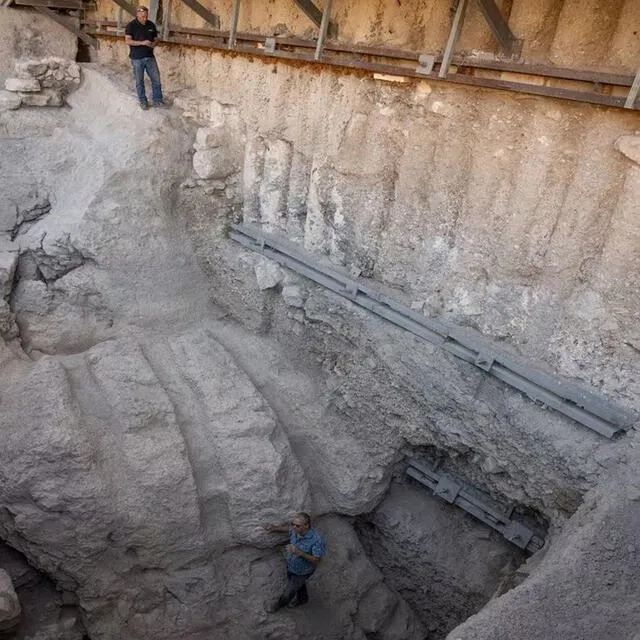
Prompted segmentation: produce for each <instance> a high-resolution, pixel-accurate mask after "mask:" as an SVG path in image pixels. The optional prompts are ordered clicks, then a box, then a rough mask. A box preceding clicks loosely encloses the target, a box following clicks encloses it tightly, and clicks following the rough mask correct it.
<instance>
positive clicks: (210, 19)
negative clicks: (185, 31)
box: [182, 0, 220, 29]
mask: <svg viewBox="0 0 640 640" xmlns="http://www.w3.org/2000/svg"><path fill="white" fill-rule="evenodd" d="M182 2H184V3H185V4H186V5H187V7H189V9H191V11H193V12H194V13H197V14H198V15H199V16H200V17H201V18H202V19H203V20H204V21H205V22H207V23H209V24H210V25H211V26H212V27H213V28H214V29H218V28H219V27H220V18H219V17H218V16H217V15H215V14H214V13H211V11H209V9H207V8H206V7H203V6H202V5H201V4H200V3H199V2H198V0H182Z"/></svg>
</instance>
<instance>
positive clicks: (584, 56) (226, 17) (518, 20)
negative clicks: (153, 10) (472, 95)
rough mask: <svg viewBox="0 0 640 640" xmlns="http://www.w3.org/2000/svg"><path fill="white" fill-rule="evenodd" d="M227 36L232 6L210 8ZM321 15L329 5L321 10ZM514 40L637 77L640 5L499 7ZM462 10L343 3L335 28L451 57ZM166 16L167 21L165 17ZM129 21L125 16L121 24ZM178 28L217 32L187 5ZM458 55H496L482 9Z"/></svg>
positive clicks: (278, 24)
mask: <svg viewBox="0 0 640 640" xmlns="http://www.w3.org/2000/svg"><path fill="white" fill-rule="evenodd" d="M202 4H203V5H204V6H205V7H207V8H209V9H210V10H211V11H212V12H213V13H215V14H216V15H217V16H219V19H220V28H221V29H223V30H228V29H229V28H230V24H231V16H232V10H233V2H232V0H221V1H220V2H213V1H212V0H203V1H202ZM316 4H317V5H318V6H319V7H320V8H322V6H323V3H322V2H318V3H316ZM497 4H498V5H499V6H501V8H502V11H503V13H504V15H505V18H506V19H507V20H508V24H509V26H510V28H511V30H512V32H513V33H514V35H515V36H516V37H517V38H519V39H522V40H523V48H522V60H524V61H529V62H539V63H551V64H555V65H558V66H572V67H573V66H575V67H586V68H593V69H605V68H608V69H616V70H620V71H625V72H633V73H635V71H636V70H637V66H638V59H639V58H640V27H639V25H640V4H639V3H638V2H637V1H636V0H540V1H539V2H536V3H531V2H529V1H528V0H503V1H502V2H500V1H498V2H497ZM96 7H97V8H96V10H95V11H93V12H91V11H90V12H88V14H87V16H88V17H89V18H93V19H96V18H97V19H102V20H115V19H116V18H117V16H118V12H119V9H118V7H117V5H116V4H115V3H114V2H110V1H108V0H98V2H97V5H96ZM454 11H455V2H451V1H449V0H394V1H393V2H387V1H385V0H369V1H368V2H359V1H358V0H339V1H336V2H334V3H333V10H332V20H333V22H334V23H335V24H336V25H337V34H336V36H335V38H337V40H338V41H340V42H348V43H362V44H368V45H379V46H387V47H398V48H404V49H407V50H410V51H417V52H421V53H422V52H424V53H438V52H441V51H443V50H444V46H445V44H446V41H447V37H448V34H449V30H450V26H451V20H452V17H453V13H454ZM159 15H160V16H161V15H162V14H161V13H160V14H159ZM129 19H130V16H128V15H127V14H123V16H122V20H123V21H127V20H129ZM171 24H172V25H181V26H184V27H196V28H211V25H208V24H207V23H206V22H205V21H204V20H203V19H202V18H201V17H200V16H198V15H197V14H196V13H194V12H193V11H192V10H191V9H189V8H188V7H187V6H186V5H184V4H182V3H175V2H174V3H172V5H171ZM238 30H239V31H240V32H248V33H259V34H263V35H271V34H273V35H297V36H300V37H304V38H315V37H317V33H318V30H317V28H316V26H315V25H314V24H313V23H312V22H311V21H310V20H309V18H307V16H306V15H305V14H304V13H303V12H302V11H301V10H300V9H299V8H298V7H297V6H296V5H295V4H294V3H293V2H289V1H287V0H278V1H277V2H269V3H256V2H244V3H242V4H241V9H240V16H239V23H238ZM457 51H459V52H464V53H474V54H477V53H481V52H487V53H497V52H498V48H497V46H496V42H495V39H494V38H493V36H492V35H491V31H490V29H489V27H488V25H487V23H486V21H485V20H484V18H483V16H482V13H481V12H480V10H479V9H478V7H477V5H476V3H475V2H471V3H470V5H469V8H468V10H467V16H466V20H465V24H464V27H463V30H462V33H461V36H460V40H459V42H458V47H457Z"/></svg>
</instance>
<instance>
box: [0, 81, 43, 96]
mask: <svg viewBox="0 0 640 640" xmlns="http://www.w3.org/2000/svg"><path fill="white" fill-rule="evenodd" d="M4 88H5V89H6V90H7V91H17V92H21V93H22V92H35V91H40V82H38V80H37V79H36V78H7V79H6V80H5V83H4Z"/></svg>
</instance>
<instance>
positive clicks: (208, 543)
mask: <svg viewBox="0 0 640 640" xmlns="http://www.w3.org/2000/svg"><path fill="white" fill-rule="evenodd" d="M105 93H109V95H110V96H111V99H110V100H109V101H108V103H106V104H105V103H104V101H103V98H102V96H104V94H105ZM70 101H71V103H72V107H73V114H74V118H73V122H71V121H68V120H67V121H66V122H65V126H53V124H54V123H58V122H59V121H60V120H59V118H60V116H59V115H56V114H58V112H56V113H55V114H52V115H49V114H50V112H49V111H43V112H40V113H41V114H42V115H40V117H41V118H44V119H45V120H46V122H47V123H49V127H48V128H47V127H43V129H42V130H43V131H44V135H43V136H42V138H40V139H39V138H38V137H37V136H35V135H34V131H33V129H31V122H32V119H33V116H32V115H31V113H32V112H28V111H24V112H18V113H19V114H20V113H24V115H23V116H21V117H22V120H20V121H19V122H21V123H22V127H23V128H22V129H19V128H17V129H13V131H14V132H21V133H22V134H23V135H17V136H16V137H15V138H5V139H3V144H4V143H6V145H5V147H4V149H5V150H6V152H7V154H6V155H3V158H2V159H0V162H2V161H4V162H5V163H6V162H7V160H6V159H7V158H9V157H11V158H13V157H15V155H16V154H19V157H20V159H21V166H22V164H23V165H24V166H26V167H29V170H30V171H33V172H34V173H33V174H31V173H30V172H29V171H23V172H22V173H18V172H17V169H12V167H11V165H8V164H6V165H3V167H2V168H3V172H2V178H1V179H2V181H3V188H4V187H6V189H7V193H8V194H9V197H11V198H12V199H13V200H15V201H16V202H20V203H21V204H20V207H19V208H18V211H22V214H19V215H21V216H22V218H21V220H22V222H21V225H22V226H21V227H20V230H22V231H23V232H22V233H17V235H16V237H15V238H16V239H15V242H14V243H12V244H10V245H9V247H10V248H12V247H15V246H19V247H20V251H21V252H22V255H21V258H20V260H19V264H18V265H17V270H18V271H19V273H20V281H19V284H18V286H17V287H14V289H12V290H11V294H10V295H11V302H12V306H13V308H14V309H15V312H16V314H17V316H18V319H19V324H20V338H21V341H20V344H21V345H22V347H23V349H24V350H25V351H26V352H28V353H29V355H30V358H28V357H27V356H26V355H25V354H24V353H22V356H23V358H16V357H14V356H13V352H11V350H10V349H9V347H8V345H5V343H4V342H2V343H1V345H0V346H1V348H0V360H1V361H2V363H3V375H2V376H1V377H0V394H1V395H2V398H3V411H2V413H1V416H0V422H1V423H2V425H1V427H0V429H1V430H2V433H3V446H2V447H0V468H2V469H3V478H4V477H5V473H6V478H7V481H6V482H3V483H1V484H0V505H2V506H3V507H4V508H3V509H0V537H1V538H2V539H4V540H7V541H8V542H9V543H10V544H12V545H14V546H15V547H16V548H18V549H19V550H20V552H21V553H23V554H24V555H25V557H27V558H28V559H29V561H30V562H31V563H32V564H33V566H35V567H37V568H38V569H39V570H41V571H42V572H44V573H46V574H48V575H50V576H51V578H52V579H54V580H55V581H56V584H57V585H58V586H59V587H60V588H61V589H63V590H64V591H65V592H69V593H70V594H73V595H74V597H75V598H76V599H77V601H78V602H79V604H80V606H81V607H82V609H83V611H84V612H85V614H84V620H85V622H86V624H87V631H86V633H87V635H89V636H91V637H96V638H100V637H104V638H107V637H130V638H135V637H139V638H142V637H151V636H153V637H154V638H158V640H165V639H166V640H168V639H169V638H171V639H172V640H173V639H174V638H176V637H178V636H181V635H185V634H187V635H189V636H190V637H193V638H194V639H202V640H205V639H206V638H210V637H212V635H220V636H221V637H225V638H229V639H230V640H246V639H248V638H251V639H252V640H253V639H255V640H258V639H259V638H263V637H265V636H266V637H287V638H296V637H312V636H311V632H312V631H313V629H314V628H315V627H318V625H322V629H323V639H327V640H361V638H362V631H361V630H360V626H359V625H358V624H355V623H354V622H353V620H352V613H353V612H354V607H358V606H359V602H360V600H364V601H366V598H367V590H368V588H369V586H374V585H377V586H376V589H377V590H382V591H383V592H385V589H386V588H385V587H384V584H383V578H382V576H381V574H380V573H379V572H378V571H377V570H376V569H375V568H374V567H373V566H372V565H371V563H370V562H369V560H368V559H367V558H366V555H365V554H364V553H363V551H362V548H361V546H360V545H359V543H358V540H357V537H356V536H355V534H354V533H353V531H352V529H351V527H350V525H349V523H348V522H347V521H343V520H342V519H340V518H336V519H335V522H334V519H331V521H330V522H328V523H327V524H326V526H324V525H323V524H322V520H321V521H320V526H322V527H323V529H324V530H325V531H326V533H327V535H328V537H329V544H330V545H334V541H335V550H333V551H332V556H331V557H330V558H327V563H326V567H327V568H326V571H322V572H319V573H318V575H317V576H316V577H314V582H313V584H312V585H311V591H312V597H313V599H314V607H316V608H314V609H311V608H309V609H307V611H309V612H310V613H306V612H305V613H303V612H301V613H303V615H301V616H296V615H295V613H294V614H293V616H292V617H290V618H288V617H287V613H288V612H284V613H283V614H282V615H278V616H273V617H267V616H266V614H265V613H264V610H263V604H264V603H265V602H267V601H269V600H270V599H271V598H272V597H274V596H275V594H277V590H278V588H279V587H280V586H281V584H282V576H283V571H282V569H283V564H282V559H281V556H280V548H281V545H280V544H279V543H278V542H277V541H274V540H273V538H272V537H271V536H270V535H268V534H266V533H265V532H264V531H263V529H262V524H263V523H264V522H265V521H274V520H287V519H289V518H290V517H291V516H292V514H293V513H295V512H296V511H297V510H299V509H301V508H307V509H310V508H311V507H312V506H313V505H314V504H318V505H324V508H323V509H322V511H331V510H333V507H332V506H331V505H332V504H336V505H338V504H340V505H342V504H344V505H345V506H346V507H347V510H348V511H358V510H359V508H360V506H359V505H361V504H362V505H366V506H367V507H368V506H369V505H370V504H371V503H372V500H371V497H370V496H369V495H368V492H367V491H365V492H363V491H362V488H361V486H360V483H361V478H360V473H361V466H360V463H359V461H358V458H357V456H358V455H359V452H358V450H357V448H356V444H355V443H354V442H353V441H351V440H350V439H349V438H345V437H342V436H341V434H340V431H341V429H340V425H337V424H336V425H335V426H332V427H330V428H331V430H332V431H333V432H334V433H333V435H332V437H331V442H330V443H328V444H327V445H326V446H322V447H321V449H322V451H321V452H319V451H318V450H317V449H316V447H311V448H309V447H308V446H306V445H303V446H302V447H301V450H300V452H299V453H298V452H294V446H293V445H292V443H291V441H290V439H289V435H288V433H287V431H286V430H285V429H284V426H283V425H284V424H286V425H287V427H288V428H289V427H291V428H293V427H294V423H298V424H297V427H298V428H299V429H300V431H299V432H298V433H297V436H296V438H297V440H296V445H295V448H297V447H298V444H299V443H300V438H304V437H305V436H304V434H305V433H306V432H307V430H308V429H309V428H313V429H315V427H316V425H317V424H318V422H319V421H320V420H322V422H323V424H324V425H325V426H327V425H328V424H329V420H328V418H326V417H325V418H323V417H322V416H323V411H324V402H323V401H322V400H321V398H320V397H319V396H318V391H317V390H316V389H314V387H313V383H312V382H311V380H310V379H309V378H306V377H304V376H302V375H300V372H298V371H296V370H292V369H287V368H286V364H287V363H286V361H282V360H278V356H277V355H276V354H274V353H271V352H270V351H269V350H268V349H265V348H264V347H262V346H261V345H260V343H259V342H258V343H256V348H255V349H251V350H249V351H247V348H246V344H247V339H248V338H250V336H246V335H245V334H244V333H242V331H241V330H240V329H239V328H238V327H234V326H233V325H227V324H226V323H224V322H219V323H216V322H213V321H212V319H211V316H212V315H215V314H216V313H218V311H217V310H216V308H215V307H212V306H211V305H210V303H209V292H208V286H207V282H206V280H205V278H204V276H203V274H202V272H201V271H200V270H199V269H198V267H197V265H196V264H195V262H194V258H193V255H192V253H191V249H190V247H189V243H188V241H187V239H186V238H185V237H184V236H183V235H182V232H181V231H180V230H179V229H176V227H175V225H174V217H173V213H172V212H171V210H170V208H169V207H170V205H169V204H168V203H170V202H171V201H172V198H171V197H170V196H169V194H170V189H171V185H177V184H180V182H181V181H183V180H184V177H185V176H186V175H187V174H188V172H189V171H190V163H189V156H188V149H189V147H190V145H191V144H192V138H191V137H190V136H189V135H187V134H186V132H187V131H188V129H185V130H184V131H183V130H181V129H180V126H177V125H176V123H175V122H173V121H170V120H169V118H170V117H171V115H170V114H158V115H157V116H155V115H154V117H155V118H156V119H151V120H150V119H149V118H148V115H149V114H143V113H139V112H138V110H137V109H135V99H134V97H133V96H128V95H123V94H121V93H120V92H119V88H118V87H117V86H115V85H113V84H111V83H110V82H108V81H106V80H105V79H104V78H103V77H102V76H101V75H100V74H98V73H96V72H94V71H92V70H90V69H89V70H87V72H86V74H85V82H84V83H83V86H82V88H81V89H80V91H79V92H78V93H76V94H72V96H71V97H70ZM125 107H126V108H125ZM98 108H99V109H100V113H101V118H100V119H96V118H95V113H96V109H98ZM123 114H126V115H123ZM143 124H144V126H143V127H142V126H141V125H143ZM52 130H54V131H55V133H54V134H53V135H51V131H52ZM27 131H28V132H29V135H28V136H25V135H24V134H25V132H27ZM134 139H135V141H136V143H135V145H132V142H131V141H132V140H134ZM60 149H64V154H62V155H61V154H60ZM149 149H153V151H151V152H150V151H149ZM141 156H142V157H144V158H145V161H147V162H148V167H149V168H150V169H151V167H153V171H151V170H150V171H149V172H148V173H147V172H145V173H144V176H145V177H144V179H141V176H140V175H139V174H137V173H136V171H132V168H133V167H138V168H139V166H140V165H139V162H140V157H141ZM147 156H148V157H147ZM114 166H117V167H118V169H117V171H118V172H121V173H118V178H117V179H116V180H115V181H114V180H113V175H114V174H113V167H114ZM88 170H91V171H92V172H93V175H94V176H95V177H96V181H93V182H92V183H91V184H90V185H87V184H86V183H87V181H86V172H87V171H88ZM158 175H162V181H161V182H160V183H159V184H158V183H156V182H155V180H156V176H158ZM33 176H37V180H38V182H37V184H38V185H39V190H38V191H37V192H36V191H33V190H32V191H31V195H30V196H27V194H28V193H29V192H28V191H27V190H25V189H24V188H23V187H24V184H23V183H24V182H25V181H26V182H27V184H29V185H30V186H33V183H32V182H30V179H31V178H32V177H33ZM100 176H103V178H102V179H104V182H101V178H100ZM125 185H128V187H127V188H124V187H125ZM141 186H143V188H145V190H146V191H147V192H148V198H147V200H145V202H144V206H140V207H138V208H136V209H135V211H134V210H132V209H131V203H130V201H129V200H128V195H127V194H128V192H129V187H130V188H131V189H134V188H135V189H139V188H141ZM195 191H199V190H181V191H180V193H193V192H195ZM44 193H47V197H46V202H47V203H49V204H48V206H44V203H45V200H44V196H43V194H44ZM43 207H44V208H43ZM45 211H46V212H47V215H44V212H45ZM15 215H16V213H15V210H14V213H13V216H14V219H15ZM27 218H28V220H27ZM27 222H28V224H27ZM12 223H13V224H17V223H16V222H14V221H12ZM12 265H14V266H15V255H14V258H13V262H12ZM280 277H284V274H283V273H280ZM291 282H293V281H291ZM229 329H230V330H231V331H230V333H229V332H228V331H227V330H229ZM224 342H226V343H228V344H229V348H227V347H226V346H221V345H222V344H223V343H224ZM238 344H244V347H243V348H242V349H238ZM247 355H249V356H250V362H249V364H248V365H247V364H246V362H245V360H244V358H245V357H246V356H247ZM280 358H281V356H280ZM245 367H248V368H247V371H248V373H245V372H244V370H245ZM263 367H264V369H263ZM254 373H255V375H256V376H262V375H268V379H267V381H266V382H265V383H264V385H265V388H267V389H269V388H270V387H271V385H273V384H274V383H275V380H276V379H278V378H279V379H280V381H281V382H282V381H285V380H286V387H287V393H290V394H293V396H292V397H295V398H298V400H297V404H299V405H300V409H299V410H298V411H295V410H292V409H291V408H290V407H287V406H283V405H282V403H281V402H280V401H279V400H278V395H279V394H280V391H278V394H276V396H273V395H272V394H271V392H270V391H267V393H268V395H269V399H268V400H267V399H266V396H264V395H263V394H262V392H258V391H257V389H256V386H255V385H254V383H253V382H252V380H253V377H254ZM274 374H275V375H276V378H273V377H272V376H274ZM256 380H257V384H259V385H260V386H261V388H262V387H263V383H262V382H261V381H260V380H258V378H256ZM5 399H6V402H5ZM272 401H273V402H274V403H275V406H276V407H277V411H274V410H273V409H272V408H271V402H272ZM300 416H304V417H305V420H304V421H300ZM350 448H351V449H352V450H353V456H354V457H353V461H354V468H353V474H352V475H351V477H350V478H349V479H348V480H347V479H346V478H345V477H340V478H339V477H333V476H331V475H330V476H329V477H328V478H326V479H324V480H323V478H322V474H323V473H324V471H323V469H326V463H327V461H328V460H329V459H331V458H333V460H334V461H333V462H332V464H335V462H337V461H338V460H339V458H340V456H341V455H343V454H344V452H345V451H347V450H349V449H350ZM298 455H300V456H301V457H302V459H304V466H303V464H302V463H301V462H300V460H299V458H298ZM26 486H28V487H29V500H28V501H27V502H25V501H24V500H23V489H24V487H26ZM377 490H378V491H380V490H382V486H379V487H378V488H377ZM365 494H366V495H365ZM341 510H342V509H341V507H338V511H341ZM51 513H55V518H51V517H50V514H51ZM272 547H273V548H272ZM386 593H387V595H386V596H385V597H386V601H387V602H388V603H389V616H388V617H384V618H383V617H381V618H380V619H379V621H378V622H377V623H375V624H374V623H372V622H371V621H369V622H368V623H367V625H368V626H367V628H371V629H373V632H374V633H378V634H379V637H381V638H385V639H386V638H388V639H389V640H393V639H394V638H396V637H397V629H399V628H402V629H405V631H406V632H407V635H406V637H407V638H411V639H412V640H413V639H415V640H418V638H420V637H421V636H422V631H421V627H420V624H419V623H418V622H417V621H416V619H415V617H414V616H413V615H412V613H411V611H409V610H408V609H407V608H406V607H403V605H402V602H401V601H400V599H399V598H398V596H397V594H394V593H392V592H391V591H389V590H388V589H387V590H386ZM394 603H395V604H394ZM363 606H364V607H365V609H364V610H365V611H366V605H363ZM327 612H330V614H329V613H327ZM69 616H70V617H69V624H70V625H71V624H72V623H73V624H74V625H75V622H74V621H75V618H74V617H73V616H72V615H71V614H69ZM74 633H76V632H75V631H74ZM314 633H317V632H314ZM278 634H279V635H278ZM61 638H64V640H76V638H77V636H76V635H74V636H71V635H68V636H61Z"/></svg>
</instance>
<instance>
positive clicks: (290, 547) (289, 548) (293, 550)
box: [285, 544, 301, 556]
mask: <svg viewBox="0 0 640 640" xmlns="http://www.w3.org/2000/svg"><path fill="white" fill-rule="evenodd" d="M285 549H286V550H287V551H288V552H289V553H293V554H294V555H296V556H299V555H300V554H301V551H300V549H298V547H296V546H295V545H294V544H288V545H287V546H286V547H285Z"/></svg>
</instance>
